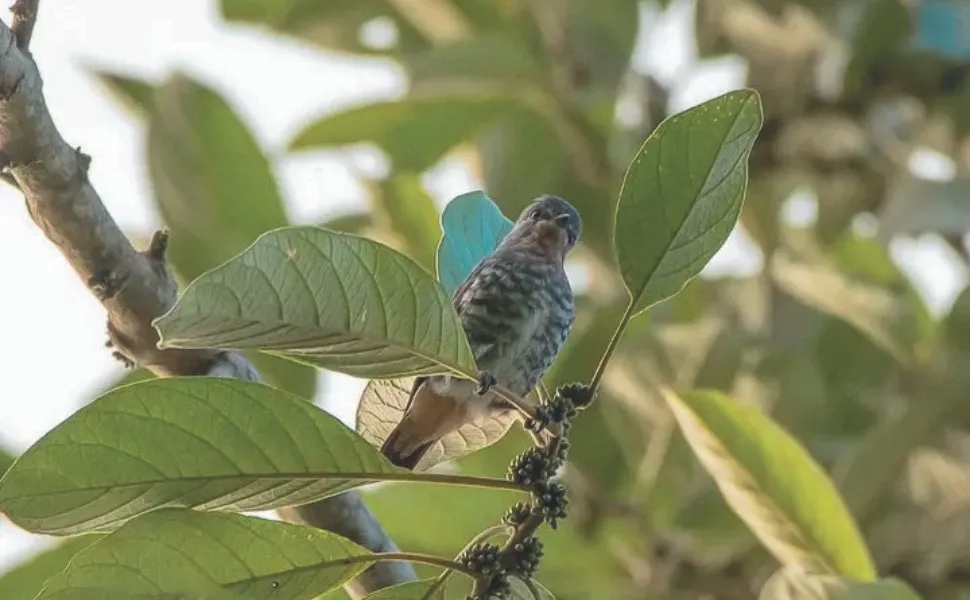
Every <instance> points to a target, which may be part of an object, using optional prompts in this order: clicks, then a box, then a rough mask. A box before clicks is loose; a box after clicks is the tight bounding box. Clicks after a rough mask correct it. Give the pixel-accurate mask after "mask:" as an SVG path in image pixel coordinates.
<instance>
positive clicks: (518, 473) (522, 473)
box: [508, 448, 557, 487]
mask: <svg viewBox="0 0 970 600" xmlns="http://www.w3.org/2000/svg"><path fill="white" fill-rule="evenodd" d="M553 463H554V461H551V460H549V457H548V456H547V455H546V454H545V452H543V450H541V449H539V448H529V449H528V450H526V451H525V452H522V453H521V454H519V455H518V456H516V457H515V458H514V459H512V464H511V465H509V472H508V479H509V480H510V481H514V482H515V483H518V484H521V485H524V486H527V487H532V486H535V485H538V484H540V483H542V482H544V481H546V480H547V479H549V478H550V477H552V475H553V474H554V473H555V470H556V466H557V465H555V464H553Z"/></svg>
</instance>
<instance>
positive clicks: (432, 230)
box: [371, 172, 441, 271]
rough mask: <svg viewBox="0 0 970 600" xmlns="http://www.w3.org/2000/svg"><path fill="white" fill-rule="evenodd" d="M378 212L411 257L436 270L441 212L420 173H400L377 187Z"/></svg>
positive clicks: (375, 204) (374, 199)
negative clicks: (435, 258) (435, 259)
mask: <svg viewBox="0 0 970 600" xmlns="http://www.w3.org/2000/svg"><path fill="white" fill-rule="evenodd" d="M375 187H376V188H377V189H375V190H374V193H373V194H372V196H371V198H372V201H373V203H374V209H375V212H376V213H377V214H378V215H379V216H381V217H384V223H383V224H384V225H385V227H386V229H387V230H388V231H393V232H394V233H396V234H397V235H398V236H399V237H400V238H401V240H402V241H403V242H404V246H405V249H406V250H407V254H408V256H410V257H411V258H412V259H414V262H416V263H418V264H419V265H421V266H422V267H424V268H425V269H427V270H429V271H431V270H433V269H434V255H435V248H436V247H437V246H438V240H439V239H440V238H441V229H440V228H439V227H438V208H437V207H436V206H435V203H434V200H433V199H432V198H431V196H430V195H428V192H427V190H425V189H424V184H423V183H422V182H421V176H420V175H418V174H417V173H408V172H399V173H395V174H394V175H392V176H391V177H389V178H387V179H386V180H384V181H382V182H380V184H379V185H377V186H375Z"/></svg>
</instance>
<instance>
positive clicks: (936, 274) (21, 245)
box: [0, 0, 966, 571]
mask: <svg viewBox="0 0 970 600" xmlns="http://www.w3.org/2000/svg"><path fill="white" fill-rule="evenodd" d="M216 4H217V3H216V1H215V0H206V1H200V0H168V1H167V2H165V3H147V2H130V1H125V0H56V1H54V0H45V1H44V2H42V3H41V14H40V20H39V25H38V27H37V29H36V31H35V34H34V41H33V43H32V46H31V47H32V50H33V52H34V55H35V57H36V59H37V61H38V63H39V65H40V68H41V72H42V74H43V76H44V90H45V95H46V98H47V104H48V106H49V108H50V111H51V113H52V114H53V115H54V120H55V122H56V123H57V125H58V127H59V128H60V131H61V133H62V135H63V136H64V137H65V139H66V140H67V141H68V143H70V144H72V145H79V146H81V148H82V149H83V150H84V152H86V153H87V154H89V155H91V156H92V158H93V162H92V165H91V171H90V177H91V180H92V182H93V184H94V186H95V188H96V189H97V190H98V192H99V193H100V195H101V198H102V200H103V201H104V202H105V204H106V205H107V207H108V209H109V210H110V211H111V214H112V215H114V218H115V219H116V220H117V221H118V222H119V223H120V224H121V225H122V227H123V228H125V229H126V230H127V231H129V232H131V233H134V234H138V235H140V236H144V235H145V234H147V233H149V232H150V231H151V230H152V229H153V228H155V227H156V226H157V225H158V224H159V222H158V218H157V215H156V214H155V212H154V209H153V208H152V203H151V197H150V193H151V190H150V187H149V182H148V179H147V175H146V166H145V160H144V133H145V132H144V128H143V127H142V126H141V125H140V123H139V122H138V120H137V119H136V118H134V117H133V116H132V115H130V114H128V113H126V112H125V111H124V110H123V109H121V108H120V107H119V106H118V105H117V104H116V103H115V102H114V101H113V100H112V99H111V98H110V97H109V96H108V95H107V94H106V93H105V92H104V91H103V90H102V89H101V88H100V87H99V85H98V84H97V82H96V81H95V80H94V79H93V78H92V77H90V76H89V75H88V71H87V69H88V68H90V67H104V68H110V69H112V70H127V71H130V72H132V73H135V74H139V75H141V76H143V77H149V78H161V77H164V76H165V74H166V73H169V72H171V71H172V70H174V69H181V70H183V71H185V72H188V73H189V74H190V75H192V76H194V77H196V78H198V79H200V80H202V81H204V82H206V83H207V84H209V85H211V86H213V87H215V88H216V89H218V90H219V91H220V92H222V93H223V94H224V95H225V96H226V97H227V98H228V99H229V101H230V102H231V103H232V104H233V106H234V107H235V108H236V110H237V111H239V112H240V113H241V115H242V116H243V118H244V119H245V120H246V121H247V122H248V123H249V125H250V127H251V128H252V129H253V130H254V132H255V134H256V136H257V138H258V139H259V140H260V141H261V142H262V143H263V144H264V147H265V148H266V149H267V151H268V152H269V153H270V154H271V155H272V156H274V157H277V160H276V171H277V174H278V176H279V177H280V180H281V182H282V187H283V190H284V194H285V196H286V199H287V202H288V210H289V213H290V216H291V218H292V219H293V220H294V221H298V222H299V221H318V220H319V219H320V217H321V216H322V215H325V214H329V213H331V212H337V211H341V210H346V209H347V208H348V207H352V206H355V205H359V204H360V203H363V202H364V201H365V195H364V194H365V192H364V189H363V188H362V186H360V185H359V184H358V183H357V182H356V181H355V180H354V178H353V175H352V172H353V171H352V168H351V167H353V168H356V169H362V170H364V171H365V172H374V171H379V170H380V169H381V168H382V163H383V159H382V157H381V156H380V155H379V154H378V153H377V152H376V151H373V150H369V149H366V148H365V149H360V150H355V151H354V152H351V153H341V154H334V153H328V154H322V153H321V154H315V155H312V156H302V157H299V158H287V157H284V156H283V154H284V152H283V148H284V146H285V143H286V141H287V140H288V139H289V138H290V137H291V136H292V135H293V134H294V133H295V132H296V131H298V130H299V129H300V128H301V126H302V125H303V124H305V123H307V122H308V121H309V120H310V119H312V118H313V117H314V116H317V115H319V114H322V113H324V112H326V111H331V110H335V109H339V108H344V107H348V106H351V105H355V104H360V103H366V102H367V101H371V100H374V99H378V98H386V97H390V96H394V95H398V94H400V93H402V91H403V83H404V79H403V76H402V75H401V73H400V72H399V71H398V70H397V69H396V68H395V66H394V65H393V64H391V63H387V62H381V61H375V60H362V59H355V58H352V57H348V56H341V55H335V54H328V53H323V52H320V51H318V50H317V49H314V48H312V47H310V46H306V45H301V44H298V43H295V42H292V41H290V40H286V39H283V38H275V37H272V36H269V35H266V34H264V33H262V32H260V31H257V30H252V29H244V28H237V27H227V26H225V25H223V24H222V23H221V22H220V20H219V17H218V11H217V6H216ZM689 10H690V5H689V3H685V2H680V3H679V4H678V6H677V7H675V9H674V10H673V11H672V12H671V13H670V14H668V15H667V16H666V17H665V18H664V20H663V22H660V23H658V22H657V20H656V15H655V14H652V13H650V12H645V13H644V14H643V20H644V24H645V26H646V27H647V29H646V31H647V32H648V35H646V36H644V37H645V39H644V40H642V43H641V44H640V46H639V47H638V49H637V52H636V57H635V60H634V63H635V65H636V67H637V68H639V69H641V70H645V71H647V70H648V71H649V72H651V73H653V74H654V75H655V76H657V77H658V78H659V79H660V80H661V81H662V82H663V83H667V84H671V85H673V86H674V94H673V99H672V100H673V105H674V106H673V108H674V109H675V110H682V109H684V108H687V107H689V106H691V105H693V104H696V103H698V102H701V101H703V100H706V99H708V98H710V97H713V96H715V95H718V94H720V93H723V92H724V91H727V90H729V89H733V88H736V87H739V86H740V85H741V83H742V81H743V77H744V64H743V63H742V62H741V61H739V60H736V59H725V60H719V61H716V62H709V63H707V64H705V65H701V66H698V67H692V66H691V63H693V61H694V60H695V57H694V51H693V47H692V45H691V43H690V41H689V40H690V38H689V34H688V31H689V29H688V28H689V23H690V21H689V19H688V17H689ZM655 28H656V32H655V33H653V31H654V29H655ZM426 182H427V185H428V187H429V189H430V191H431V192H432V194H433V195H434V197H435V199H436V200H437V201H438V202H439V204H442V205H443V204H444V203H445V202H447V200H448V199H450V198H451V197H453V196H455V195H457V194H460V193H463V192H465V191H468V190H469V189H475V188H478V187H479V184H478V182H476V181H475V180H473V179H472V178H471V176H470V175H469V174H468V172H467V170H465V169H464V168H463V165H461V164H460V163H457V162H456V161H453V160H448V161H445V163H444V164H442V165H440V166H439V167H437V168H436V169H434V171H433V173H431V174H430V175H429V176H428V178H427V180H426ZM550 192H555V190H550ZM811 211H812V204H811V202H810V201H809V200H804V199H803V200H802V201H801V202H795V203H793V204H792V213H793V215H794V216H795V217H800V218H805V217H806V215H807V216H810V213H811ZM893 250H894V252H893V253H894V255H895V256H896V257H897V259H898V260H899V261H900V262H901V263H902V264H903V266H904V268H906V269H907V271H909V272H910V273H911V274H912V275H913V276H914V279H915V280H916V282H917V284H918V285H919V286H920V288H921V290H922V291H923V292H924V295H925V296H926V298H927V300H928V302H929V303H930V304H931V305H932V306H933V307H934V308H935V309H936V310H937V311H939V310H943V309H945V308H946V307H947V306H948V305H949V303H950V302H952V298H953V296H954V294H955V293H956V292H957V291H959V289H960V288H961V287H962V286H963V285H964V284H965V281H966V273H965V272H964V271H965V269H963V267H962V265H958V263H956V262H955V261H954V259H953V257H952V256H951V255H950V254H948V253H947V252H945V251H943V250H941V248H940V246H939V244H938V243H936V242H933V241H931V240H923V241H919V242H906V243H903V244H900V245H897V246H895V247H894V248H893ZM0 257H5V258H0V260H2V265H3V270H2V273H3V279H4V281H5V282H6V286H5V289H6V290H7V291H6V293H5V294H3V295H2V296H0V331H3V332H4V344H3V346H2V347H0V365H3V367H4V372H3V383H4V389H5V390H6V392H5V393H4V395H3V398H4V399H3V400H2V401H0V445H2V446H4V447H6V448H9V449H12V450H14V451H15V452H20V451H23V450H24V449H26V448H27V447H28V446H29V445H30V444H32V443H33V442H34V441H36V440H37V438H39V437H40V436H41V435H43V434H44V433H45V432H46V431H47V430H49V429H51V428H52V427H54V426H55V425H56V424H57V423H59V422H60V421H62V420H63V419H64V418H66V417H67V416H69V415H70V414H71V413H72V412H74V411H75V410H77V409H78V408H79V407H80V406H82V405H83V404H84V403H85V402H87V401H88V400H90V399H91V398H92V397H93V395H94V394H96V393H97V392H98V391H99V390H101V389H102V388H103V387H104V386H105V385H107V384H108V383H109V382H110V381H112V380H113V379H114V378H116V377H117V376H118V375H119V374H120V373H121V369H120V366H119V365H118V363H116V362H115V361H114V360H113V359H112V358H111V357H110V354H109V352H108V351H107V350H105V349H104V347H103V342H104V339H105V336H104V313H103V310H102V309H101V307H100V305H99V304H98V303H97V301H95V299H94V298H93V297H92V296H91V294H90V293H88V292H87V291H86V289H85V288H84V286H83V285H82V283H81V282H80V281H79V280H78V279H77V277H76V276H75V274H74V272H73V271H72V270H71V269H70V268H69V267H68V265H67V263H66V261H64V260H63V258H62V257H61V255H60V254H59V253H58V251H57V250H56V249H55V248H54V247H53V246H52V245H51V244H50V243H49V242H48V241H47V240H46V238H44V236H43V235H42V234H41V233H40V232H39V231H38V230H37V228H36V227H35V226H34V224H33V223H32V222H31V221H30V218H29V217H28V216H27V212H26V210H24V206H23V202H22V199H21V197H19V196H18V194H16V193H15V192H14V191H12V190H11V189H9V188H8V187H6V186H3V187H0ZM759 265H760V259H759V257H758V256H757V253H756V251H754V250H753V247H752V246H751V244H750V243H748V242H747V241H746V240H745V239H744V236H743V235H740V234H737V233H736V234H735V235H733V236H732V238H731V239H730V240H729V241H728V244H727V245H726V246H725V248H724V249H723V250H722V251H721V252H720V253H719V254H718V255H717V256H716V257H715V260H714V261H713V262H712V264H711V265H710V266H709V268H708V272H709V273H717V272H729V271H733V272H737V271H751V270H754V269H757V268H758V267H759ZM328 379H329V380H328V381H327V383H326V385H327V390H328V393H327V394H326V396H332V397H333V398H356V397H357V396H358V394H359V390H360V389H361V388H362V382H360V381H357V380H353V379H351V378H349V377H344V376H333V377H329V378H328ZM321 400H322V401H323V402H325V403H326V402H327V400H328V398H327V397H324V398H321ZM327 406H328V407H329V408H331V409H332V410H334V412H335V413H336V414H338V415H339V416H340V417H341V418H342V419H345V420H346V421H347V422H349V423H352V418H353V411H354V408H355V406H354V405H353V404H352V403H347V402H341V403H340V404H337V405H334V406H330V405H329V403H327ZM47 543H49V540H47V539H45V538H42V537H40V536H33V535H30V534H26V533H24V532H22V531H20V530H18V529H17V528H15V527H14V526H13V525H11V524H10V523H9V522H7V521H5V520H2V519H0V571H2V570H3V569H5V568H7V567H8V566H10V565H12V564H13V563H15V562H19V561H20V560H23V559H24V558H25V557H26V556H27V554H28V553H30V552H34V551H36V550H37V549H39V548H42V547H43V546H45V545H46V544H47Z"/></svg>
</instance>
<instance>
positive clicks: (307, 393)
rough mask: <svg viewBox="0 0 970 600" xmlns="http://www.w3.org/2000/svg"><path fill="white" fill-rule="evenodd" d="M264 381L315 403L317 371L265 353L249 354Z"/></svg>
mask: <svg viewBox="0 0 970 600" xmlns="http://www.w3.org/2000/svg"><path fill="white" fill-rule="evenodd" d="M246 358H247V359H249V361H250V362H251V363H253V366H254V367H256V370H257V371H259V374H260V375H262V376H263V380H265V381H266V383H268V384H269V385H271V386H273V387H275V388H279V389H281V390H285V391H287V392H290V393H291V394H296V395H297V396H299V397H301V398H303V399H305V400H309V401H311V402H312V401H313V399H314V398H316V396H317V382H318V379H319V378H318V377H317V370H316V369H314V368H313V367H309V366H307V365H303V364H300V363H298V362H295V361H292V360H289V359H286V358H281V357H279V356H273V355H272V354H267V353H265V352H247V353H246Z"/></svg>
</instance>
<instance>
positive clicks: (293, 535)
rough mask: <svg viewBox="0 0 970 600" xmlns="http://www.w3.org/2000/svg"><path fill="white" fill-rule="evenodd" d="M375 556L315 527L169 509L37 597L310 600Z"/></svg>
mask: <svg viewBox="0 0 970 600" xmlns="http://www.w3.org/2000/svg"><path fill="white" fill-rule="evenodd" d="M369 556H371V554H370V552H368V551H367V550H365V549H364V548H361V547H360V546H358V545H356V544H354V543H353V542H351V541H350V540H346V539H344V538H342V537H340V536H338V535H336V534H333V533H330V532H328V531H323V530H321V529H316V528H314V527H307V526H303V525H290V524H287V523H278V522H275V521H268V520H265V519H258V518H255V517H246V516H242V515H231V514H220V513H204V512H196V511H192V510H180V509H164V510H158V511H154V512H152V513H149V514H147V515H143V516H142V517H139V518H137V519H134V520H132V521H130V522H129V523H127V524H126V525H124V526H123V527H121V528H120V529H118V530H117V531H115V532H114V533H112V534H111V535H109V536H107V537H105V538H104V539H102V540H101V541H99V542H97V543H95V544H93V545H91V546H90V547H88V548H87V549H86V550H84V551H82V552H81V553H79V554H78V555H77V556H76V557H75V558H74V560H72V561H71V564H70V565H69V566H68V568H67V569H66V570H65V571H64V572H63V573H61V574H60V575H58V576H56V577H54V578H53V579H51V581H50V583H49V584H48V585H47V587H46V588H45V589H44V592H43V593H42V594H41V595H40V596H39V597H38V599H37V600H60V599H66V598H70V599H71V600H114V599H118V600H127V599H129V598H140V599H144V600H148V599H150V598H152V599H154V598H159V599H161V598H165V599H166V600H167V599H170V598H171V599H174V598H186V599H188V598H198V597H199V596H200V595H201V596H202V597H212V596H214V597H221V596H220V594H225V595H226V596H227V597H231V598H234V599H239V600H242V599H253V600H263V599H266V598H273V600H310V599H312V598H316V597H317V596H319V595H320V594H322V593H324V592H326V591H328V590H331V589H333V588H335V587H337V586H339V585H341V584H342V583H344V582H345V581H348V580H350V579H351V578H353V577H355V576H356V575H357V574H358V573H360V572H361V571H363V570H364V568H366V567H367V566H369V565H368V563H369V562H370V561H368V560H367V557H369Z"/></svg>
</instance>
